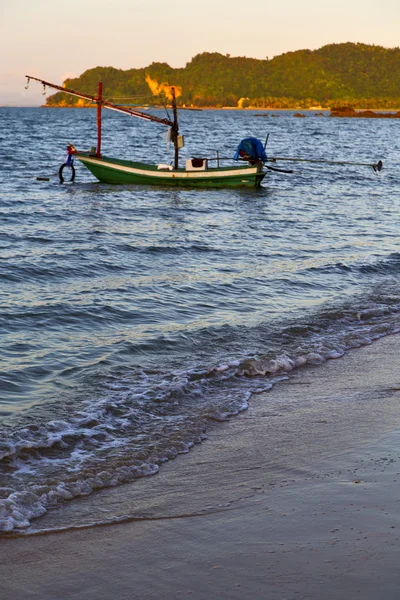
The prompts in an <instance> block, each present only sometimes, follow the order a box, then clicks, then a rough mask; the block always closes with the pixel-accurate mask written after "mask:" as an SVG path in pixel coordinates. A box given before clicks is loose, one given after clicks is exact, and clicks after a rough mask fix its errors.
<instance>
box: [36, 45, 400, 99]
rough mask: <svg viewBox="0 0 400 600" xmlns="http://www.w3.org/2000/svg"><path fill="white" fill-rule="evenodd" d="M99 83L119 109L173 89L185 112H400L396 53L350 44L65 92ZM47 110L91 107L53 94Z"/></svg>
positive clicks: (117, 77)
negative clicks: (197, 109) (342, 109)
mask: <svg viewBox="0 0 400 600" xmlns="http://www.w3.org/2000/svg"><path fill="white" fill-rule="evenodd" d="M99 81H102V82H103V94H104V97H107V98H109V99H112V101H113V102H116V103H119V104H131V105H132V104H136V105H141V106H143V105H154V104H157V103H159V98H160V95H161V96H162V95H164V96H168V88H169V86H171V85H173V86H175V89H176V91H177V101H178V105H180V106H183V107H193V108H195V107H204V108H206V107H208V108H211V107H213V108H222V107H227V108H257V109H260V108H272V109H277V108H287V109H307V108H312V107H315V106H318V107H319V108H321V109H330V108H331V107H336V108H340V107H344V106H346V107H350V108H353V109H400V48H398V47H396V48H383V47H382V46H374V45H367V44H361V43H357V44H354V43H350V42H348V43H343V44H330V45H327V46H323V47H322V48H319V49H318V50H297V51H296V52H287V53H285V54H281V55H279V56H275V57H274V58H272V59H270V60H268V58H266V59H265V60H259V59H255V58H246V57H231V56H230V55H229V54H227V55H223V54H219V53H217V52H212V53H210V52H204V53H202V54H198V55H197V56H195V57H194V58H193V59H192V60H191V61H190V62H188V63H187V64H186V66H185V67H183V68H176V69H175V68H172V67H170V66H169V65H168V64H167V63H152V64H151V65H149V66H148V67H145V68H141V69H128V70H126V71H123V70H121V69H115V68H114V67H96V68H93V69H88V70H87V71H85V72H84V73H82V75H80V76H79V77H77V78H75V79H67V80H66V81H65V82H64V85H65V87H68V88H72V89H77V90H79V91H81V92H83V93H88V94H94V93H96V89H97V84H98V82H99ZM46 106H49V107H53V106H75V107H80V106H82V107H85V106H88V104H85V102H84V101H82V100H81V99H77V98H75V97H71V96H67V95H66V94H63V93H62V92H58V93H57V94H53V95H51V96H49V97H48V98H47V101H46Z"/></svg>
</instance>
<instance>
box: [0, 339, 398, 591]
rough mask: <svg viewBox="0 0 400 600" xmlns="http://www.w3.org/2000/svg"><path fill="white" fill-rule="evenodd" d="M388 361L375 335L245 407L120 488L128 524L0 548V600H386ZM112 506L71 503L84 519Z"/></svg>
mask: <svg viewBox="0 0 400 600" xmlns="http://www.w3.org/2000/svg"><path fill="white" fill-rule="evenodd" d="M399 348H400V336H399V335H397V336H396V335H394V336H388V337H386V338H383V339H381V340H380V341H378V342H376V343H374V344H373V345H371V346H367V347H364V348H361V349H358V350H353V351H352V352H350V353H348V354H347V355H346V356H345V357H343V358H341V359H338V360H331V361H329V362H328V363H326V364H324V365H322V366H318V367H308V368H304V369H301V370H298V371H296V372H293V373H292V375H291V377H290V379H289V380H288V381H285V382H282V383H279V384H277V385H276V386H275V387H274V388H273V389H272V390H271V391H270V392H268V393H263V394H260V395H257V396H253V397H252V399H251V403H250V408H249V410H248V411H246V412H245V413H243V414H241V415H240V416H239V417H237V418H234V419H231V420H230V421H229V422H227V423H224V424H217V425H216V426H215V427H213V428H212V429H211V430H209V431H208V440H207V441H205V442H204V443H202V444H200V445H198V446H196V447H194V449H193V450H192V451H191V452H190V453H189V454H188V455H181V456H179V457H178V458H177V459H176V460H174V461H171V462H169V463H167V464H165V465H164V466H163V467H162V468H161V470H160V473H159V474H158V475H156V476H154V477H149V478H145V479H142V480H140V481H138V482H136V483H134V484H129V488H127V489H128V492H129V495H130V497H131V502H132V505H134V506H136V507H137V511H136V517H135V518H134V519H132V520H130V521H128V522H122V523H119V524H114V525H109V526H102V527H92V528H83V529H79V530H73V531H66V532H61V533H53V534H48V535H38V536H25V537H16V538H3V539H1V540H0V593H1V598H4V599H5V600H6V599H7V600H27V599H37V600H55V599H60V600H61V599H62V600H67V599H68V600H70V599H78V598H79V599H87V600H95V599H96V600H110V599H120V598H121V599H122V598H135V599H136V598H140V599H143V600H150V599H152V600H155V599H158V598H168V599H185V598H191V599H196V600H200V599H201V600H202V599H222V598H224V599H225V598H226V599H232V600H233V599H246V600H247V599H255V600H258V599H268V600H275V599H276V600H278V599H279V600H284V599H286V600H294V599H301V598H304V599H312V600H317V599H324V600H334V599H338V598H345V599H351V600H354V599H356V598H360V599H361V598H363V599H364V600H378V599H385V600H391V599H393V600H394V599H397V598H398V597H399V590H398V588H399V584H400V574H399V568H398V564H399V561H400V541H399V536H400V518H399V517H400V513H399V506H400V504H399V503H400V494H399V485H400V460H399V458H400V407H399V401H400V352H399ZM125 492H126V489H125V490H124V493H125ZM118 494H119V490H118V489H112V490H106V491H104V492H101V493H98V494H95V495H93V497H89V498H86V499H85V498H83V499H82V500H77V501H75V502H80V503H86V505H87V511H88V515H89V514H90V510H91V505H92V503H102V502H106V501H107V495H110V497H111V496H112V495H114V499H115V501H116V500H117V499H118ZM125 495H126V494H125ZM73 505H74V502H72V503H71V504H70V505H66V506H65V507H64V508H63V509H62V510H74V509H73ZM44 519H48V523H49V527H51V519H52V515H51V513H49V514H48V515H47V516H46V517H44Z"/></svg>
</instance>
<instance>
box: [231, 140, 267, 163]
mask: <svg viewBox="0 0 400 600" xmlns="http://www.w3.org/2000/svg"><path fill="white" fill-rule="evenodd" d="M248 158H251V159H253V160H254V161H255V162H256V161H258V160H261V161H262V162H266V160H267V155H266V154H265V150H264V145H263V143H262V142H261V141H260V140H259V139H258V138H255V137H249V138H245V139H244V140H242V141H241V142H240V144H239V146H238V147H237V150H236V153H235V156H234V157H233V160H239V159H242V160H248Z"/></svg>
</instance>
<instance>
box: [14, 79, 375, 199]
mask: <svg viewBox="0 0 400 600" xmlns="http://www.w3.org/2000/svg"><path fill="white" fill-rule="evenodd" d="M26 78H27V80H28V84H27V86H26V87H28V86H29V82H30V80H31V79H32V80H35V81H38V82H39V83H41V84H42V85H43V88H44V90H45V89H46V87H50V88H53V89H55V90H59V91H60V92H63V93H64V94H69V95H72V96H77V97H78V98H82V99H84V100H86V101H87V102H90V103H94V104H96V106H97V145H96V146H93V147H92V148H91V150H89V151H83V150H77V149H76V148H75V147H74V146H73V145H72V144H68V146H67V151H68V157H67V160H66V162H65V163H64V164H63V165H61V167H60V170H59V178H60V182H61V183H63V182H64V180H65V178H64V170H65V169H70V170H71V179H70V180H71V181H73V179H74V177H75V168H74V165H73V159H74V158H75V157H76V158H77V159H78V160H79V161H80V162H81V163H82V164H83V165H84V166H85V167H86V168H87V169H89V171H90V172H91V173H92V174H93V175H94V176H95V177H96V178H97V179H98V180H99V181H101V182H103V183H111V184H139V185H168V186H185V187H198V188H205V187H253V188H258V187H260V186H261V182H262V180H263V179H264V177H265V175H266V173H267V170H271V171H278V172H280V173H293V172H294V171H292V170H290V169H279V168H276V167H275V166H273V167H272V166H270V165H267V164H266V163H267V162H268V163H277V162H279V161H287V162H303V163H318V164H327V165H338V166H343V165H356V166H364V167H372V169H373V170H374V171H375V172H379V171H381V170H382V167H383V164H382V161H381V160H379V161H378V162H376V163H365V162H353V161H343V160H341V161H337V160H326V159H320V158H304V157H284V156H267V154H266V152H265V149H266V145H267V142H268V136H267V138H266V140H265V143H264V144H263V143H262V142H261V141H260V140H259V139H258V138H255V137H250V138H245V139H243V140H241V142H240V143H239V145H238V147H237V149H236V152H235V154H234V156H233V157H232V158H230V159H227V158H221V157H220V156H219V155H218V153H217V156H216V157H211V158H210V157H192V158H189V159H187V160H186V162H185V166H179V150H180V149H181V148H183V145H184V138H183V136H182V135H180V134H179V125H178V109H177V103H176V96H175V88H174V87H173V86H171V87H170V95H171V105H172V111H173V117H172V118H170V116H169V113H168V112H167V117H166V118H161V117H158V116H156V115H152V114H150V113H144V112H142V111H139V110H136V109H132V108H130V107H128V106H123V105H119V104H114V103H113V102H110V101H109V100H106V99H104V98H103V93H102V90H103V85H102V83H101V82H100V83H99V84H98V92H97V96H91V95H90V94H84V93H82V92H77V91H75V90H71V89H68V88H66V87H62V86H59V85H56V84H54V83H50V82H48V81H44V80H43V79H38V78H37V77H32V76H31V75H26ZM103 108H105V109H109V110H113V111H116V112H120V113H123V114H126V115H130V116H132V117H136V118H138V119H143V120H145V121H152V122H155V123H159V124H161V125H164V126H165V127H168V137H169V139H170V141H171V142H172V144H173V146H174V159H173V161H172V164H164V163H162V164H149V163H143V162H136V161H131V160H124V159H121V158H111V157H109V156H104V155H103V154H102V151H101V131H102V109H103ZM226 160H230V161H232V160H233V161H236V164H235V165H233V166H232V165H230V166H223V165H222V164H221V163H222V162H223V161H226Z"/></svg>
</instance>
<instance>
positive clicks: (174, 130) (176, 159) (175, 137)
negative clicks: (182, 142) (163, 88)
mask: <svg viewBox="0 0 400 600" xmlns="http://www.w3.org/2000/svg"><path fill="white" fill-rule="evenodd" d="M171 93H172V111H173V113H174V123H173V125H172V141H173V143H174V148H175V156H174V169H175V170H176V169H177V168H178V165H179V148H178V136H179V126H178V110H177V108H176V97H175V88H174V87H171Z"/></svg>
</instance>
